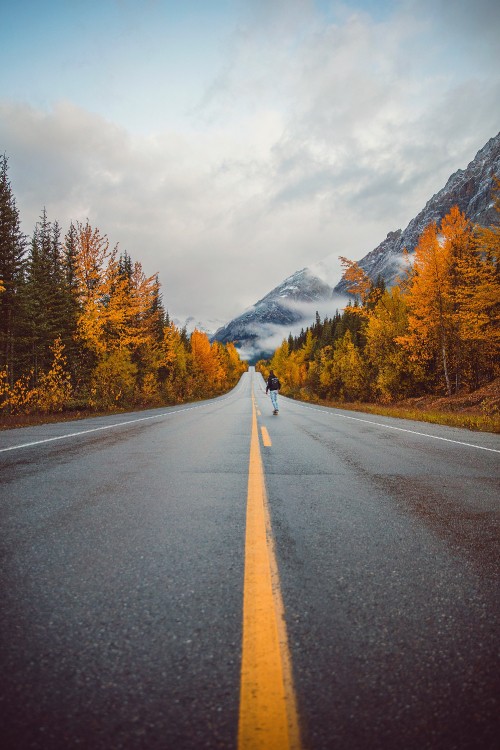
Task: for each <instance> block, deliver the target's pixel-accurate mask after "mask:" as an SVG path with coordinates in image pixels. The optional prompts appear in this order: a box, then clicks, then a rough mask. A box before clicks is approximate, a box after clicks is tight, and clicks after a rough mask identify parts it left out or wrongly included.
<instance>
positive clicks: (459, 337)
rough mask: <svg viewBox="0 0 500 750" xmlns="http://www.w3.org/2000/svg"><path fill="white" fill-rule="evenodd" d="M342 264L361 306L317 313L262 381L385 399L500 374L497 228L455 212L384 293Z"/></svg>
mask: <svg viewBox="0 0 500 750" xmlns="http://www.w3.org/2000/svg"><path fill="white" fill-rule="evenodd" d="M497 192H498V196H500V182H498V186H497ZM498 196H497V199H496V206H497V210H498V211H499V224H500V201H499V199H498ZM341 261H342V263H343V266H344V268H345V278H346V280H347V282H348V285H349V287H348V288H349V291H350V292H351V294H354V295H355V297H356V299H357V300H358V301H359V304H358V305H357V306H356V305H354V306H349V307H346V308H345V310H344V311H343V313H342V314H339V313H338V312H337V315H336V316H335V318H332V319H327V318H325V320H324V321H323V322H321V321H320V319H319V316H318V315H316V323H315V324H314V325H313V326H311V327H310V328H308V329H307V330H306V331H305V332H304V331H303V332H302V333H301V335H300V336H299V337H297V338H295V339H294V338H293V337H292V336H290V337H289V339H288V340H285V341H283V344H282V345H281V346H280V347H278V349H277V350H276V351H275V353H274V356H273V357H272V359H271V360H270V362H269V363H266V362H261V363H259V365H258V366H259V369H260V370H261V371H262V372H263V374H264V375H266V374H267V372H268V370H269V367H272V369H273V370H274V371H275V372H276V373H277V374H278V376H279V378H280V380H281V381H282V384H283V391H284V393H286V394H288V395H292V396H295V397H299V398H304V399H312V400H315V399H317V398H324V399H338V400H345V401H359V400H369V399H371V400H375V401H380V402H391V401H395V400H398V399H402V398H408V397H410V396H415V395H420V394H423V393H427V392H429V393H436V394H440V393H447V394H448V395H451V394H454V393H459V392H461V391H462V390H465V391H470V390H473V389H475V388H479V387H481V386H482V385H485V384H487V383H488V382H491V381H492V380H493V379H494V378H495V377H497V376H498V375H499V374H500V357H499V354H500V227H499V226H496V225H494V226H492V227H474V226H472V225H471V224H470V222H469V221H468V220H467V218H466V217H465V215H464V214H463V213H462V212H461V211H460V210H459V209H458V208H457V207H456V206H455V207H453V208H452V209H451V210H450V211H449V213H448V214H447V215H446V216H445V217H444V218H443V220H442V221H441V222H440V224H439V225H437V224H435V223H433V224H430V225H429V226H428V227H426V228H425V229H424V231H423V233H422V235H421V237H420V239H419V242H418V245H417V247H416V249H415V254H414V263H413V268H411V269H410V270H409V271H408V272H407V274H406V276H405V278H404V280H403V281H402V282H401V284H400V285H399V286H394V287H393V288H392V289H390V290H385V289H384V285H383V283H382V284H380V285H379V283H378V282H377V283H375V284H374V283H373V282H372V281H371V280H370V279H369V278H368V276H367V275H366V274H365V272H364V271H363V269H362V268H361V267H360V266H359V265H358V264H357V263H355V262H353V261H349V260H348V259H347V258H341Z"/></svg>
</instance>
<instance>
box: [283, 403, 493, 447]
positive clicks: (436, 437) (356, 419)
mask: <svg viewBox="0 0 500 750" xmlns="http://www.w3.org/2000/svg"><path fill="white" fill-rule="evenodd" d="M297 406H299V407H300V408H301V409H310V411H320V412H323V413H324V414H329V415H330V416H331V417H340V418H342V419H352V420H353V421H354V422H366V424H372V425H375V427H385V428H386V429H387V430H398V431H399V432H409V433H410V435H420V436H421V437H428V438H432V439H433V440H444V441H445V442H446V443H455V444H456V445H465V446H467V447H468V448H478V449H479V450H481V451H491V452H492V453H500V450H498V449H497V448H486V447H485V446H484V445H474V443H463V442H462V441H461V440H452V439H451V438H444V437H440V436H439V435H429V433H427V432H417V430H406V429H405V428H404V427H393V426H392V425H389V424H382V423H381V422H373V421H372V420H371V419H361V418H360V417H349V416H347V414H336V413H335V412H329V411H326V410H325V409H315V408H314V406H304V405H303V404H297Z"/></svg>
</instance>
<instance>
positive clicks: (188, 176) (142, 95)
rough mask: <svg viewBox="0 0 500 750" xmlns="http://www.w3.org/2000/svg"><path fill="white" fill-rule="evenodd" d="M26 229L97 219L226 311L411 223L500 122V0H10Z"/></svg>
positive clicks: (8, 91) (125, 244) (217, 312)
mask: <svg viewBox="0 0 500 750" xmlns="http://www.w3.org/2000/svg"><path fill="white" fill-rule="evenodd" d="M0 8H1V27H2V44H1V46H0V149H1V150H2V151H5V152H6V153H7V155H8V157H9V164H10V178H11V182H12V186H13V189H14V193H15V195H16V198H17V203H18V207H19V210H20V213H21V219H22V223H23V228H24V231H25V232H26V233H27V234H31V233H32V231H33V228H34V225H35V222H36V221H37V218H38V217H39V215H40V213H41V211H42V209H43V207H44V206H46V208H47V212H48V218H49V219H50V220H52V221H53V220H56V219H57V220H58V221H59V222H60V224H61V225H62V227H63V229H64V231H66V229H67V227H68V226H69V223H70V221H71V220H73V221H76V220H80V221H85V220H86V219H87V218H88V219H89V221H90V223H91V224H92V225H93V226H97V227H98V228H99V229H100V230H101V232H103V233H106V234H107V235H108V237H109V239H110V242H111V243H112V244H115V243H117V242H118V243H119V245H120V248H121V249H122V250H127V251H128V252H129V254H130V255H131V256H132V258H133V259H134V260H140V261H141V262H142V264H143V266H144V270H145V271H146V272H147V273H148V274H150V273H154V272H159V274H160V280H161V282H162V288H163V295H164V303H165V306H166V307H167V309H168V310H169V311H170V313H171V314H172V315H173V316H174V317H176V318H178V319H179V320H180V321H184V319H186V318H187V317H188V316H193V317H194V318H195V320H197V321H200V322H202V323H204V324H206V325H207V326H209V327H212V328H213V327H214V325H215V324H217V323H222V322H227V321H228V320H230V319H231V318H233V317H234V316H236V315H237V314H239V313H240V312H242V310H243V309H244V308H246V307H248V306H249V305H251V304H252V303H254V302H256V301H257V300H258V299H260V298H261V297H262V296H264V295H265V294H266V293H267V292H268V291H270V290H271V289H272V288H273V287H274V286H276V285H277V284H278V283H280V282H281V281H282V280H283V279H284V278H285V277H286V276H288V275H290V274H292V273H293V272H295V271H296V270H298V269H300V268H303V267H304V266H307V265H311V264H313V263H315V262H317V261H320V260H321V259H322V258H324V257H325V256H329V255H332V254H334V256H335V255H347V256H349V257H350V258H353V259H359V258H361V257H362V256H363V255H365V254H366V253H367V252H368V251H370V250H372V249H373V248H374V247H375V246H376V245H378V244H379V242H380V241H381V240H382V239H384V238H385V236H386V234H387V233H388V232H389V231H391V230H395V229H398V228H400V227H401V228H404V227H405V226H406V225H407V223H408V221H409V220H410V219H411V218H412V217H413V216H414V215H415V214H416V213H417V212H418V211H419V210H420V209H421V208H422V207H423V206H424V204H425V202H426V201H427V200H428V199H429V198H430V197H431V196H432V195H433V194H434V193H435V192H437V190H439V189H440V188H441V187H443V185H444V184H445V182H446V180H447V178H448V177H449V176H450V174H451V173H452V172H454V171H455V170H456V169H458V168H464V167H466V166H467V164H468V163H469V161H471V160H472V159H473V158H474V156H475V154H476V152H477V151H478V150H479V149H480V148H481V147H482V146H483V145H484V144H485V143H486V142H487V140H488V139H489V138H491V137H492V136H494V135H496V134H497V133H498V131H499V130H500V44H499V43H498V40H499V38H500V3H499V2H498V1H497V0H469V1H468V0H401V1H399V2H398V1H396V0H394V1H391V0H380V1H377V0H347V1H346V2H334V1H331V0H45V1H43V2H42V0H15V2H14V0H0Z"/></svg>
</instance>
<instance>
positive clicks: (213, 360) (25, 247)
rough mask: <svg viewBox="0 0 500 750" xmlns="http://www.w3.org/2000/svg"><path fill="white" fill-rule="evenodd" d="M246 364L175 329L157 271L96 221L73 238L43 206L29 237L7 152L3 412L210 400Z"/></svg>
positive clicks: (233, 352)
mask: <svg viewBox="0 0 500 750" xmlns="http://www.w3.org/2000/svg"><path fill="white" fill-rule="evenodd" d="M245 370H246V364H245V363H244V362H242V361H241V360H240V357H239V354H238V351H237V349H236V348H235V347H234V346H233V345H232V344H227V345H223V344H220V343H218V342H214V343H210V341H209V339H208V337H207V335H206V334H205V333H203V332H201V331H197V330H195V331H194V332H193V333H192V334H191V335H188V333H187V332H186V330H185V329H179V328H178V327H176V326H175V325H174V324H173V322H172V321H171V320H170V318H169V315H168V312H166V310H165V307H164V305H163V301H162V295H161V286H160V281H159V278H158V276H157V275H153V276H149V277H148V276H146V275H145V273H144V271H143V268H142V265H141V263H140V262H139V261H133V260H132V258H131V257H130V255H129V254H128V253H127V252H120V251H119V248H118V246H115V247H113V248H112V247H110V243H109V240H108V238H107V236H106V234H104V233H102V232H101V230H100V229H98V228H97V227H92V226H91V225H90V224H89V222H88V221H86V222H85V223H82V222H79V221H77V222H75V223H71V225H70V226H69V228H68V229H67V231H66V232H65V233H64V234H63V230H62V229H61V227H60V225H59V223H58V222H57V221H52V220H50V219H49V217H48V216H47V212H46V210H45V209H44V210H43V211H42V214H41V216H40V220H39V221H38V222H37V224H36V226H35V228H34V231H33V234H32V236H31V238H28V237H26V236H25V235H24V234H23V232H22V231H21V221H20V216H19V211H18V208H17V205H16V200H15V196H14V194H13V190H12V187H11V184H10V181H9V175H8V159H7V157H6V156H5V155H3V156H2V157H0V419H1V418H2V416H4V417H5V416H6V415H14V414H39V413H42V414H50V413H58V412H63V411H84V410H93V411H108V410H114V409H125V408H130V407H134V408H135V407H140V408H142V407H154V406H161V405H165V404H173V403H179V402H183V401H192V400H196V399H202V398H209V397H212V396H216V395H218V394H220V393H223V392H226V391H228V390H229V389H230V388H232V387H233V386H234V385H235V384H236V383H237V382H238V380H239V378H240V376H241V374H242V372H243V371H245Z"/></svg>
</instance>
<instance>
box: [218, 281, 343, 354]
mask: <svg viewBox="0 0 500 750" xmlns="http://www.w3.org/2000/svg"><path fill="white" fill-rule="evenodd" d="M332 294H333V290H332V288H331V286H329V285H328V284H326V283H325V282H324V281H322V280H321V279H319V278H317V277H316V276H314V275H313V274H312V273H311V272H310V271H309V270H308V269H307V268H303V269H302V270H301V271H297V273H294V274H293V275H292V276H289V277H288V278H287V279H285V280H284V281H283V282H282V283H281V284H279V285H278V286H277V287H276V288H275V289H273V290H272V291H270V292H269V294H266V296H265V297H263V298H262V299H261V300H259V301H258V302H256V303H255V305H252V307H250V308H249V309H248V310H245V311H244V312H243V313H242V314H241V315H239V316H238V317H237V318H234V320H231V321H230V322H229V323H228V324H227V325H225V326H223V327H222V328H219V329H218V331H216V333H215V335H214V337H213V338H214V340H216V341H221V342H222V343H227V342H228V341H234V342H236V343H237V344H238V346H239V347H241V348H242V350H243V353H244V355H245V356H248V357H249V358H250V359H254V358H255V356H257V355H258V354H265V353H267V352H268V351H272V349H270V350H269V349H267V348H266V345H265V343H264V342H265V339H267V338H268V339H271V340H272V338H273V334H274V332H275V330H276V328H281V327H282V326H291V325H294V324H295V323H298V322H299V321H301V320H303V319H304V317H305V316H306V309H307V308H308V307H309V306H310V305H311V303H318V302H322V301H324V300H330V299H331V298H332ZM304 308H306V309H304ZM308 318H309V316H307V319H308ZM259 342H261V343H259ZM269 346H272V344H269ZM273 348H274V347H273Z"/></svg>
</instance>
